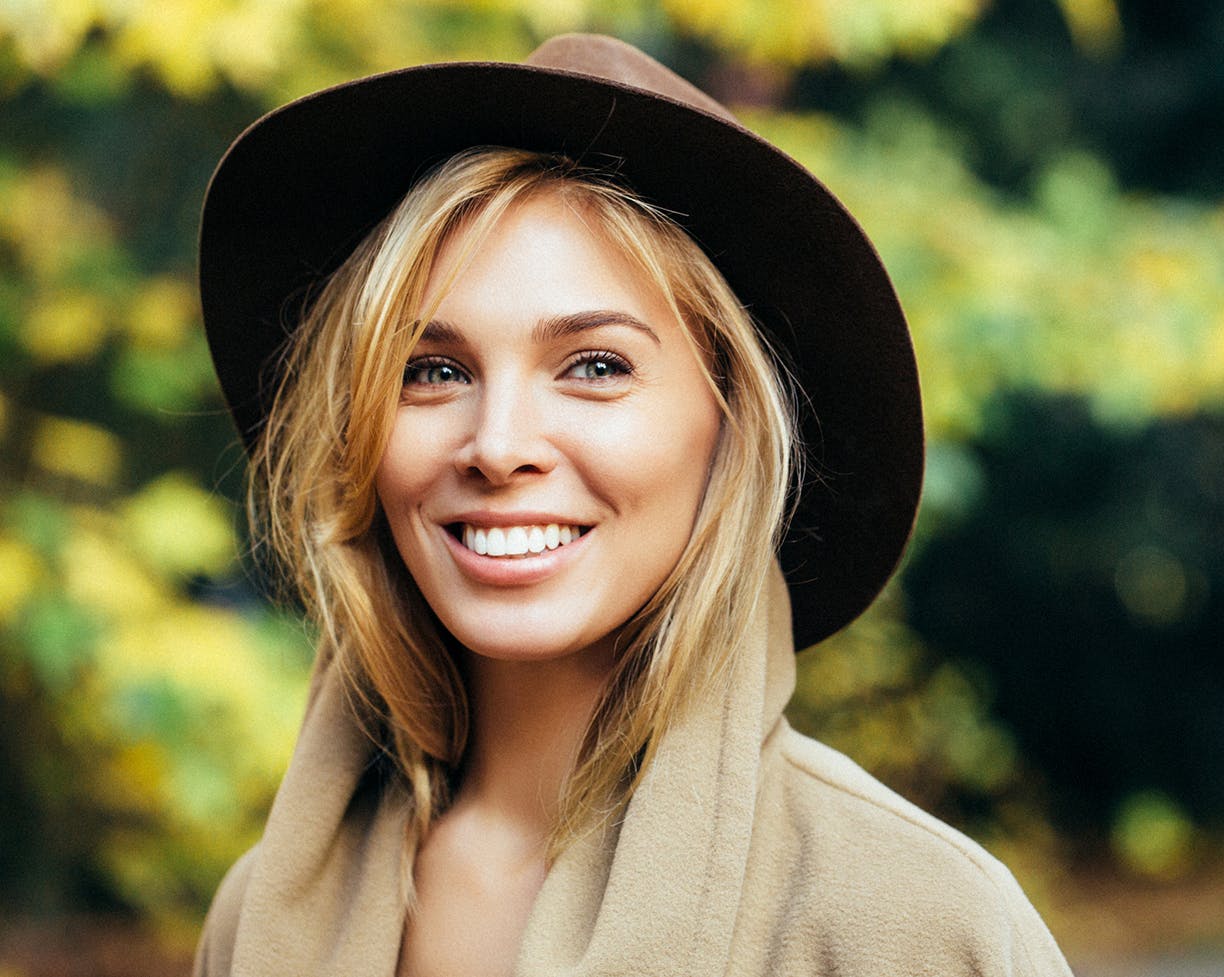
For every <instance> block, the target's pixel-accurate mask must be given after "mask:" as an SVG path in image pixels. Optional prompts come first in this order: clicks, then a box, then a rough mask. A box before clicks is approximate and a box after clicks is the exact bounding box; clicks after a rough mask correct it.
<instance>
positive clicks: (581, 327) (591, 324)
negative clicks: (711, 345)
mask: <svg viewBox="0 0 1224 977" xmlns="http://www.w3.org/2000/svg"><path fill="white" fill-rule="evenodd" d="M604 326H628V327H629V328H630V329H637V330H638V331H639V332H643V333H645V334H646V335H647V336H649V337H650V338H651V339H653V340H654V342H655V345H656V346H661V345H662V343H661V342H660V341H659V334H658V333H656V332H655V331H654V330H653V329H652V328H650V326H648V325H647V324H646V323H644V322H643V321H642V320H641V319H639V318H638V317H637V316H635V315H630V314H629V313H628V312H619V311H617V310H615V309H594V310H592V311H590V312H571V313H569V314H567V315H555V316H549V317H548V318H547V319H541V320H540V321H539V322H538V323H537V324H536V326H535V328H534V329H532V330H531V339H532V342H536V343H547V342H552V341H554V340H557V339H563V338H565V337H566V336H575V335H577V334H579V333H583V332H588V331H589V330H591V329H600V328H602V327H604ZM421 341H422V342H424V341H429V342H434V343H458V342H462V341H463V333H462V332H461V331H460V330H459V328H458V327H457V326H455V325H454V324H453V323H450V322H447V321H446V320H445V319H431V320H430V321H429V322H428V323H426V324H425V328H424V329H423V330H422V331H421Z"/></svg>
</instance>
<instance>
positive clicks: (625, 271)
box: [197, 36, 1068, 977]
mask: <svg viewBox="0 0 1224 977" xmlns="http://www.w3.org/2000/svg"><path fill="white" fill-rule="evenodd" d="M200 276H201V290H202V297H203V303H204V311H205V321H206V324H207V327H208V331H209V340H210V344H211V346H212V349H213V355H214V360H215V363H216V366H217V371H218V375H219V377H220V379H221V382H222V386H223V388H224V390H225V393H226V396H227V398H228V401H229V404H230V407H231V410H232V412H233V415H234V418H235V421H236V423H237V425H238V427H239V430H240V431H241V433H242V435H243V438H244V441H245V444H246V446H247V448H248V451H249V453H250V455H251V460H252V464H251V484H252V502H253V514H254V516H255V525H256V528H257V531H258V533H259V534H260V535H259V538H260V539H261V540H262V541H263V542H264V543H265V544H266V546H267V547H268V548H269V550H270V553H271V554H272V555H273V556H274V558H275V561H276V563H277V565H278V566H279V567H281V568H282V569H283V571H284V578H285V580H286V582H287V583H288V584H289V585H290V587H291V588H292V591H293V592H294V593H295V594H296V595H298V596H299V597H300V598H301V599H303V600H304V601H305V604H306V606H307V608H308V609H309V611H310V613H311V615H312V617H313V619H314V620H315V621H316V623H317V624H318V627H319V633H320V648H319V652H318V659H317V664H316V668H315V673H314V678H313V685H312V691H311V699H310V705H309V708H308V712H307V716H306V719H305V723H304V725H303V729H302V733H301V737H300V740H299V744H298V748H297V750H296V752H295V755H294V758H293V761H292V763H291V765H290V769H289V771H288V773H287V774H286V777H285V780H284V783H283V785H282V787H281V790H280V792H279V794H278V796H277V800H276V803H275V805H274V807H273V810H272V813H271V815H270V817H269V821H268V826H267V830H266V832H265V835H264V838H263V840H262V841H261V842H260V844H259V845H258V846H257V847H256V848H255V849H254V850H253V851H252V852H250V853H249V854H248V855H247V856H245V857H244V858H243V859H242V860H241V861H240V862H239V863H238V864H237V865H236V866H235V867H234V868H233V870H232V871H231V872H230V874H229V875H228V876H227V878H226V880H225V882H224V883H223V885H222V887H221V889H220V890H219V892H218V894H217V897H216V900H215V902H214V905H213V908H212V910H211V911H210V914H209V918H208V922H207V924H206V929H205V933H204V936H203V939H202V941H201V945H200V950H199V954H198V957H197V973H200V974H229V973H233V974H243V975H264V974H293V975H301V974H324V973H326V974H363V975H364V974H387V975H391V974H400V975H412V977H433V975H483V974H489V975H494V974H497V975H504V974H511V973H515V974H520V975H524V977H526V975H532V977H534V975H551V974H558V975H560V974H573V975H579V974H581V975H596V974H659V975H672V974H701V975H705V974H879V973H932V974H936V973H938V974H1012V973H1015V974H1045V973H1054V974H1066V973H1068V971H1067V969H1066V965H1065V963H1064V962H1063V960H1062V957H1061V955H1060V954H1059V952H1058V949H1057V947H1056V946H1055V945H1054V943H1053V941H1052V940H1051V938H1050V936H1049V934H1048V932H1047V931H1046V929H1045V927H1044V926H1043V924H1042V923H1041V921H1040V919H1039V918H1038V917H1037V915H1036V914H1035V913H1034V911H1033V910H1032V908H1031V907H1030V906H1029V904H1028V902H1027V901H1026V900H1025V898H1024V896H1023V894H1022V893H1021V892H1020V890H1019V888H1018V887H1017V886H1016V884H1015V882H1014V881H1013V880H1012V878H1011V876H1010V875H1009V874H1008V873H1007V871H1006V869H1004V868H1003V867H1002V866H1000V865H999V864H998V863H997V862H995V861H993V860H992V859H991V858H990V857H989V856H987V855H986V854H985V853H984V852H982V851H981V850H980V849H979V848H978V847H976V846H975V845H974V844H973V843H972V842H970V841H968V840H967V839H965V838H963V837H962V836H960V835H959V834H957V833H956V832H954V831H953V830H952V829H950V828H948V827H946V826H944V825H942V824H940V823H939V822H937V821H935V820H934V819H932V818H929V817H928V816H926V815H924V814H922V813H921V812H919V811H918V810H916V809H915V808H913V807H911V806H910V805H908V804H907V803H906V802H904V801H903V800H901V799H900V798H898V797H896V796H895V795H893V794H892V793H890V792H889V791H888V790H887V789H885V788H884V787H883V786H881V785H880V784H878V783H877V782H875V781H874V780H872V779H871V778H870V777H869V776H868V775H866V774H865V773H864V772H863V771H861V770H860V769H858V768H857V767H855V766H854V765H853V764H852V763H851V762H850V761H849V760H847V759H845V758H844V757H842V756H840V755H838V754H836V753H834V752H833V751H831V750H829V749H828V748H826V747H823V746H821V745H819V744H817V743H814V742H812V741H809V740H806V739H804V738H802V737H800V736H798V735H797V734H796V733H794V732H793V731H791V730H790V729H789V728H788V727H787V725H786V721H785V719H784V718H783V717H782V715H781V712H782V708H783V706H784V705H785V704H786V701H787V699H788V698H789V696H790V694H791V692H792V691H793V685H794V666H793V648H794V646H795V645H796V644H798V645H799V646H800V647H803V646H806V645H808V644H811V643H813V642H815V641H817V640H819V639H820V638H823V637H825V636H827V635H828V634H830V633H832V632H833V631H835V630H837V629H838V628H840V627H841V626H843V625H844V624H845V623H847V622H848V621H849V620H851V619H852V618H853V617H855V616H856V615H857V614H858V613H860V612H861V611H862V609H863V608H864V607H866V605H867V604H868V603H870V601H871V600H872V598H873V597H874V596H875V594H876V593H877V592H878V590H879V589H880V587H881V586H883V584H884V582H885V581H886V580H887V578H888V576H889V575H890V574H891V572H892V570H893V568H894V567H895V564H896V561H897V559H898V558H899V555H900V552H901V549H902V548H903V546H904V543H905V540H906V538H907V536H908V533H909V528H910V526H911V524H912V520H913V515H914V510H915V507H916V505H917V496H918V489H919V484H920V481H921V472H922V429H921V415H920V407H919V399H918V386H917V378H916V374H915V370H914V363H913V355H912V352H911V349H910V345H909V339H908V333H907V331H906V327H905V322H904V319H903V317H902V315H901V312H900V309H899V307H898V305H897V302H896V299H895V297H894V295H893V293H892V290H891V286H890V285H889V283H888V280H887V277H886V275H885V273H884V271H883V269H882V267H881V266H880V263H879V261H878V259H877V258H876V256H875V254H874V252H873V251H872V249H871V246H870V244H869V243H868V242H867V240H866V238H865V237H864V236H863V234H862V232H861V231H860V230H859V229H858V227H857V225H855V223H854V222H853V220H852V219H851V218H850V217H849V216H848V215H847V214H846V212H845V211H844V209H843V208H842V207H841V206H840V204H838V203H837V201H836V200H835V199H834V198H833V197H832V196H831V195H830V194H829V193H828V191H827V190H826V189H825V188H824V187H823V186H821V185H820V184H819V183H818V182H817V181H816V180H815V179H814V178H813V177H812V176H811V175H810V174H808V173H807V172H806V171H804V170H803V169H802V168H801V167H799V166H798V165H797V164H795V163H794V162H793V161H792V160H790V159H789V158H788V157H786V156H784V155H783V154H782V153H780V152H779V151H777V150H776V149H774V148H773V147H771V146H769V145H768V144H767V143H764V142H763V141H761V140H760V139H758V138H757V137H755V136H753V135H751V134H750V133H748V132H747V131H746V130H744V129H743V128H741V127H740V126H739V125H738V124H737V123H736V122H735V120H734V119H733V118H732V117H731V116H730V114H729V113H728V112H727V111H726V110H725V109H724V108H723V107H722V106H720V105H718V104H717V103H716V102H714V101H713V100H711V99H709V98H708V97H707V96H705V95H704V94H702V93H701V92H699V91H698V90H697V89H695V88H693V87H692V86H690V85H688V84H687V83H686V82H684V81H682V80H681V79H679V78H678V77H677V76H675V75H673V74H672V73H671V72H669V71H668V70H667V69H665V68H663V67H662V66H661V65H659V64H657V63H656V62H654V61H652V60H650V59H649V58H647V57H646V56H645V55H643V54H642V53H641V52H639V51H637V50H636V49H634V48H632V47H629V46H628V45H624V44H621V43H619V42H616V41H613V40H611V39H608V38H599V37H583V36H571V37H564V38H558V39H554V40H553V41H550V42H549V43H547V44H545V45H544V46H543V47H542V48H540V49H539V50H538V51H537V52H536V53H535V54H534V55H533V56H532V58H531V59H529V61H528V62H527V63H526V64H522V65H519V64H446V65H428V66H425V67H422V68H416V69H408V70H405V71H401V72H396V73H392V74H390V75H383V76H376V77H374V78H368V79H362V80H360V81H357V82H354V83H352V84H350V85H346V86H341V87H339V88H336V89H331V90H328V91H326V92H321V93H318V94H316V95H313V96H310V97H308V98H306V99H303V100H301V101H299V102H296V103H293V104H292V105H289V106H287V107H285V108H283V109H281V110H279V111H278V112H275V113H272V114H271V115H270V116H267V117H265V118H264V119H262V120H260V122H258V123H256V124H255V125H254V126H252V127H251V129H249V130H248V131H247V132H246V133H244V134H243V136H242V137H241V138H240V139H239V140H238V141H237V142H236V143H235V144H234V146H233V147H231V149H230V151H229V153H228V154H227V156H226V158H225V159H224V160H223V161H222V163H221V165H220V166H219V167H218V171H217V173H216V175H215V176H214V179H213V182H212V185H211V187H210V190H209V196H208V200H207V202H206V205H205V211H204V220H203V229H202V233H201V263H200ZM792 381H793V383H794V388H793V389H794V392H793V393H791V390H792V387H791V383H792ZM796 415H797V416H798V420H797V421H796V420H794V419H793V418H795V416H796ZM799 444H802V446H803V448H802V452H803V457H804V459H805V460H806V462H807V466H808V470H807V472H806V477H802V475H801V474H797V473H796V468H797V467H798V465H797V458H796V453H797V449H796V445H799ZM792 509H793V513H792V512H791V510H792ZM788 516H789V517H790V519H791V521H790V530H789V532H784V527H785V526H786V525H787V519H788Z"/></svg>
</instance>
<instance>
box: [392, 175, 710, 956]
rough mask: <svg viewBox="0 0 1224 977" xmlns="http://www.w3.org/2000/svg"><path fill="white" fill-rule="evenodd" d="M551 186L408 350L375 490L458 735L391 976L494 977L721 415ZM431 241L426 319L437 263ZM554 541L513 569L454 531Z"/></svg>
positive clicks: (501, 227) (695, 502)
mask: <svg viewBox="0 0 1224 977" xmlns="http://www.w3.org/2000/svg"><path fill="white" fill-rule="evenodd" d="M578 207H579V205H578V204H576V203H574V202H572V201H567V200H565V199H563V198H562V197H561V196H560V195H558V194H555V193H546V194H540V195H537V196H534V197H532V198H530V199H528V200H527V201H524V202H521V203H519V204H517V205H515V206H514V207H513V208H512V209H511V210H510V211H508V212H507V213H506V214H505V215H504V216H503V217H502V219H501V220H500V221H499V222H498V224H497V225H496V226H495V227H494V229H493V231H492V233H491V234H490V235H489V237H488V238H486V239H485V240H484V241H483V242H482V244H481V246H480V248H479V249H478V250H477V251H476V252H475V254H474V255H473V256H472V257H471V259H470V260H469V261H468V263H467V264H466V265H464V266H463V267H461V268H459V269H458V271H459V274H458V276H457V278H456V279H455V280H454V282H453V284H452V286H451V287H450V288H449V289H448V290H447V291H446V292H445V294H443V295H442V296H441V301H440V304H439V305H438V309H437V314H436V316H435V318H434V320H433V322H432V323H431V325H430V326H429V328H427V330H426V332H425V335H424V337H423V338H422V341H421V343H420V344H419V346H418V347H417V349H416V350H415V351H414V353H413V356H412V359H411V360H410V362H409V364H408V368H407V369H406V371H405V384H404V388H403V393H402V396H401V401H400V405H399V408H398V410H397V414H396V418H395V422H394V425H393V429H392V433H391V437H390V439H389V443H388V445H387V448H386V452H385V454H384V456H383V459H382V463H381V465H380V468H379V471H378V474H377V480H376V488H377V492H378V495H379V499H380V502H381V504H382V506H383V508H384V510H385V512H386V514H387V519H388V523H389V525H390V527H391V531H392V535H393V536H394V538H395V542H396V546H397V548H398V550H399V553H400V555H401V557H402V558H403V560H404V562H405V564H406V566H407V567H408V569H409V571H410V572H411V573H412V575H413V577H414V579H415V580H416V582H417V584H418V586H419V587H420V589H421V592H422V593H423V594H424V596H425V598H426V600H428V601H429V604H430V606H431V607H432V609H433V610H434V612H435V613H436V614H437V616H438V618H439V619H440V620H441V622H442V623H443V624H444V625H445V627H446V628H447V629H448V630H449V631H450V633H451V635H453V636H454V638H455V639H456V640H457V642H458V644H459V645H460V646H461V651H460V655H461V658H462V665H463V668H464V672H465V675H466V677H467V682H468V692H469V695H470V697H471V701H472V705H473V728H472V731H471V736H470V740H469V747H468V755H467V758H466V761H465V770H464V777H463V780H462V782H461V784H460V786H459V788H458V791H457V794H456V798H455V802H454V804H453V805H452V807H451V808H450V809H449V810H448V811H447V813H446V814H445V815H443V817H441V818H440V819H439V820H438V822H437V823H436V826H435V827H434V828H433V830H431V832H430V834H429V835H428V837H426V838H425V839H424V840H423V842H422V845H421V848H420V850H419V852H418V856H417V861H416V865H415V868H414V873H415V881H416V886H417V895H418V903H417V907H416V909H415V911H414V913H413V914H412V916H411V918H410V920H409V921H408V924H407V930H406V938H405V940H404V943H403V950H402V956H401V963H400V973H401V974H412V975H414V977H431V975H435V974H439V975H441V974H465V975H486V974H487V975H494V974H499V975H500V974H508V973H510V971H511V969H512V967H513V963H514V959H515V956H516V955H517V950H518V946H519V943H520V942H521V938H522V932H523V928H524V927H525V925H526V921H527V916H528V913H529V912H530V908H531V905H532V903H533V902H534V899H535V896H536V894H537V893H538V891H539V887H540V885H541V884H542V883H543V880H544V876H545V873H546V868H547V866H546V863H545V856H544V852H545V841H546V838H547V835H548V831H549V827H550V825H551V823H552V819H553V816H554V815H555V812H556V798H557V796H558V793H559V791H560V789H561V787H562V784H563V782H564V778H565V776H566V774H567V773H568V771H569V769H570V767H571V765H572V763H573V760H574V757H575V756H576V752H577V748H578V744H579V742H580V739H581V736H582V734H583V731H584V729H585V726H586V723H587V721H588V719H589V716H590V713H591V710H592V708H593V706H594V703H595V701H596V699H597V697H598V695H599V693H600V691H601V689H602V685H603V682H604V680H605V678H606V676H607V673H608V670H609V668H610V667H611V665H612V664H613V662H614V660H615V654H616V641H617V637H618V635H619V633H620V630H621V628H622V626H623V625H624V624H625V622H626V621H627V620H628V619H629V618H630V617H631V616H632V615H633V614H634V613H635V612H636V611H637V610H638V609H639V608H640V607H641V606H642V605H643V604H644V603H645V602H646V601H647V600H648V599H649V597H650V596H651V595H652V594H653V593H654V592H655V591H656V590H657V589H658V587H659V586H660V584H661V583H662V582H663V580H664V579H665V578H666V576H667V575H668V573H670V571H671V570H672V568H673V567H674V566H675V564H676V561H677V560H678V558H679V556H680V554H681V552H682V551H683V549H684V546H685V544H686V543H687V541H688V538H689V536H690V534H691V532H692V526H693V521H694V518H695V515H696V512H697V508H698V506H699V504H700V501H701V497H702V494H703V492H704V489H705V485H706V481H707V477H708V471H709V465H710V461H711V458H712V456H713V454H714V451H715V447H716V444H717V441H718V434H719V429H720V420H721V418H720V414H719V410H718V407H717V404H716V402H715V400H714V397H713V394H712V393H711V391H710V389H709V386H708V384H707V381H706V378H705V373H704V369H703V367H702V365H701V363H700V362H699V361H698V359H697V357H696V355H695V353H694V352H693V349H692V347H691V345H690V344H689V343H688V342H687V340H686V336H685V333H684V329H685V327H684V325H683V324H682V323H681V322H680V321H679V320H678V319H677V318H676V317H675V316H674V315H673V314H672V312H671V310H670V309H669V307H668V306H667V304H666V302H665V301H664V299H663V297H662V295H660V294H659V293H658V291H657V289H656V288H655V286H654V285H653V283H652V282H651V281H650V280H649V279H648V278H647V277H646V276H645V274H644V273H642V272H641V271H640V270H639V269H638V268H637V267H636V266H635V265H633V264H632V263H631V262H630V261H629V259H627V258H626V257H625V256H623V255H622V254H621V253H620V252H619V251H618V250H617V249H616V248H615V247H614V246H613V245H611V244H610V243H609V242H608V241H606V240H605V239H604V238H603V237H601V236H600V235H599V234H598V233H597V232H596V231H594V230H593V225H592V224H591V222H590V221H588V220H584V215H583V214H582V213H581V211H580V210H579V209H577V208H578ZM459 250H460V249H459V245H458V242H457V241H452V242H450V243H449V244H448V245H447V246H446V247H444V248H443V251H442V253H441V254H440V256H439V261H438V264H437V266H436V267H435V269H434V271H433V274H432V275H431V278H430V281H429V283H428V285H427V295H426V307H431V303H432V300H433V299H435V298H437V297H438V293H439V291H440V283H441V282H444V281H446V280H448V279H449V278H450V276H451V274H452V272H453V271H455V270H456V264H457V262H458V260H459V256H458V252H459ZM550 522H553V523H558V524H564V525H575V526H579V527H581V528H582V535H581V537H580V538H578V539H576V540H575V541H573V542H571V543H569V544H568V545H560V546H558V547H557V548H556V549H552V550H545V551H544V552H543V553H540V554H538V555H530V556H527V557H524V558H522V559H508V558H495V557H491V556H480V555H477V554H476V553H475V552H473V551H472V550H471V549H469V548H467V547H465V546H464V545H463V543H462V542H460V539H459V537H462V526H463V525H464V524H468V525H471V526H473V527H475V526H479V527H481V528H484V529H488V528H492V527H505V526H509V525H545V524H547V523H550Z"/></svg>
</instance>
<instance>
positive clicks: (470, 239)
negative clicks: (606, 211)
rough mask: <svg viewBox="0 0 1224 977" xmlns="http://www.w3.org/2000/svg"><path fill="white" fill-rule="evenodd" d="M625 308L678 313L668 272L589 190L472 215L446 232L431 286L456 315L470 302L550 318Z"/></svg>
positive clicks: (437, 300)
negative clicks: (649, 265)
mask: <svg viewBox="0 0 1224 977" xmlns="http://www.w3.org/2000/svg"><path fill="white" fill-rule="evenodd" d="M609 303H611V305H612V306H615V307H620V306H624V307H625V308H626V310H627V311H633V312H634V314H640V313H641V312H643V311H646V310H650V312H651V314H652V315H653V316H658V315H659V314H660V312H659V309H660V307H662V308H664V309H666V310H667V315H666V317H668V318H672V317H674V316H673V315H672V313H671V302H670V298H669V296H668V294H667V290H666V286H665V283H664V282H663V281H662V280H661V276H656V275H653V274H651V273H649V272H648V271H647V269H646V267H645V262H644V261H642V260H638V259H637V258H635V257H634V256H632V255H631V254H630V253H628V252H627V250H626V247H625V246H624V245H623V244H621V243H619V242H618V241H617V240H616V239H615V238H614V237H613V236H612V235H611V234H610V233H609V232H608V231H607V229H606V228H605V222H604V221H603V219H602V217H601V215H600V214H599V212H598V208H597V207H596V206H595V205H593V204H592V203H590V202H589V201H588V200H585V199H583V197H582V196H580V195H576V194H572V193H568V192H566V193H562V192H558V191H551V192H550V191H541V192H536V193H533V194H531V195H530V196H528V197H526V198H523V199H519V200H515V201H513V202H511V203H510V204H509V205H508V206H507V207H506V208H505V210H504V211H502V212H500V213H496V214H493V213H490V212H485V213H480V214H476V215H474V216H471V217H468V218H466V219H465V220H464V221H462V222H461V223H460V224H458V225H457V226H456V227H455V229H454V230H453V231H452V232H451V233H450V234H449V235H448V236H447V237H446V239H445V240H444V242H443V244H442V246H441V248H440V249H439V251H438V254H437V256H436V259H435V261H434V262H433V266H432V268H431V270H430V274H429V277H428V280H427V283H426V289H425V301H424V304H425V308H426V310H429V309H437V310H438V312H439V313H445V315H446V318H448V319H449V318H451V316H452V314H453V313H457V312H461V311H463V310H464V307H465V306H484V307H486V308H495V309H498V310H500V311H501V312H502V313H503V314H505V315H507V316H509V315H511V314H526V313H529V312H531V311H532V310H533V309H534V310H535V312H536V314H537V316H550V315H555V314H558V313H569V312H577V311H584V310H589V309H591V308H604V307H608V306H609Z"/></svg>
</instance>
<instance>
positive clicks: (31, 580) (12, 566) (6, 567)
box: [0, 536, 46, 624]
mask: <svg viewBox="0 0 1224 977" xmlns="http://www.w3.org/2000/svg"><path fill="white" fill-rule="evenodd" d="M0 567H2V568H3V572H0V624H8V623H9V622H10V621H12V620H13V618H14V617H16V615H17V613H18V612H19V611H20V610H21V608H22V606H23V605H24V604H25V602H26V600H27V599H29V597H30V596H31V595H32V594H33V593H34V591H35V590H37V589H38V585H39V584H40V583H42V581H43V580H44V579H45V578H46V567H45V566H43V562H42V560H41V559H39V556H38V553H36V552H35V551H34V549H33V548H32V547H30V546H28V545H26V544H25V543H23V542H21V541H20V540H16V539H9V538H6V537H4V536H0Z"/></svg>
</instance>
